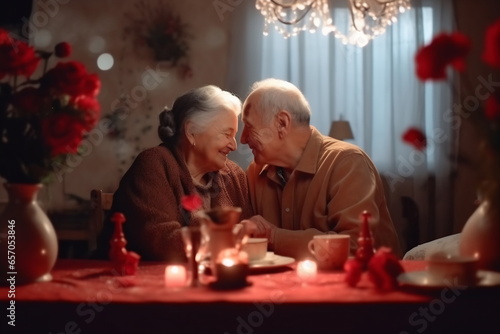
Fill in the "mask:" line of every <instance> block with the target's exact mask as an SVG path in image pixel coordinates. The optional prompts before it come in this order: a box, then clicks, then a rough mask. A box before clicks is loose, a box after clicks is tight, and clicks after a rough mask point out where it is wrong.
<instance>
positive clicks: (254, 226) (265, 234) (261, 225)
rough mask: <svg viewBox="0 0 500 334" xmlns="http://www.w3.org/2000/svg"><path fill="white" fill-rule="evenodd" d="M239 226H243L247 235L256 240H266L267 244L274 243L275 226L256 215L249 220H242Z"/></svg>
mask: <svg viewBox="0 0 500 334" xmlns="http://www.w3.org/2000/svg"><path fill="white" fill-rule="evenodd" d="M241 224H243V225H244V226H245V229H246V231H247V233H248V234H249V235H250V236H253V237H256V238H267V239H268V240H269V243H271V244H273V242H274V230H275V229H276V226H274V225H273V224H271V223H270V222H268V221H267V220H265V219H264V217H262V216H260V215H257V216H253V217H251V218H249V219H244V220H242V221H241Z"/></svg>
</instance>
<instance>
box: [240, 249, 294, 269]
mask: <svg viewBox="0 0 500 334" xmlns="http://www.w3.org/2000/svg"><path fill="white" fill-rule="evenodd" d="M294 262H295V259H294V258H292V257H287V256H280V255H276V254H274V253H273V252H267V254H266V257H264V258H263V259H260V260H255V261H250V263H249V266H250V269H254V268H258V269H261V268H262V269H267V268H276V267H282V266H286V265H289V264H292V263H294Z"/></svg>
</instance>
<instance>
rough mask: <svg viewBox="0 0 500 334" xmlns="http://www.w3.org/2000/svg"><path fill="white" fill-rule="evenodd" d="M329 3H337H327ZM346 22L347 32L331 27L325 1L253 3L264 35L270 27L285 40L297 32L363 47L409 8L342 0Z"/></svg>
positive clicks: (406, 1)
mask: <svg viewBox="0 0 500 334" xmlns="http://www.w3.org/2000/svg"><path fill="white" fill-rule="evenodd" d="M330 1H332V2H334V1H337V2H338V0H330ZM345 1H346V7H349V16H350V18H349V19H350V23H349V24H348V25H349V27H348V30H347V32H345V33H344V32H341V31H340V29H339V28H338V27H336V26H335V25H334V21H333V19H332V17H331V14H330V8H329V6H328V0H257V2H256V4H255V7H256V8H257V9H258V10H259V11H260V13H261V14H262V15H263V16H264V35H266V36H267V35H268V33H269V27H270V26H272V25H274V27H275V28H276V30H278V31H279V32H280V33H281V34H282V35H283V36H284V37H285V38H288V37H290V36H296V35H297V34H298V33H300V32H301V31H309V32H311V33H314V32H316V31H317V30H320V29H321V31H322V32H323V34H324V35H328V34H329V33H332V34H333V35H334V36H335V37H336V38H339V39H340V40H341V41H342V43H344V44H353V45H357V46H360V47H362V46H365V45H366V44H368V42H369V41H370V40H372V39H373V38H375V37H376V36H378V35H381V34H383V33H384V32H385V29H386V27H387V26H389V25H391V24H392V23H395V22H396V21H397V16H398V15H399V14H400V13H403V12H405V11H406V10H407V9H409V8H410V0H345Z"/></svg>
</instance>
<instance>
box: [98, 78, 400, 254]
mask: <svg viewBox="0 0 500 334" xmlns="http://www.w3.org/2000/svg"><path fill="white" fill-rule="evenodd" d="M242 110H243V111H242ZM241 112H242V113H243V115H242V120H243V123H244V128H243V132H242V134H241V138H240V141H241V143H242V144H247V145H249V147H250V148H251V149H252V153H253V155H254V161H253V162H252V163H251V164H250V166H249V167H248V170H247V171H246V174H245V172H244V171H243V170H242V169H241V168H240V167H239V166H238V165H237V164H236V163H234V162H232V161H231V160H229V159H227V154H228V153H230V152H231V151H234V150H235V149H236V146H237V144H236V139H235V136H236V133H237V131H238V116H239V114H240V113H241ZM310 115H311V111H310V108H309V104H308V102H307V100H306V98H305V97H304V95H303V94H302V93H301V92H300V90H299V89H298V88H297V87H296V86H294V85H292V84H291V83H289V82H286V81H282V80H277V79H266V80H263V81H260V82H257V83H255V84H254V85H253V86H252V89H251V92H250V94H249V95H248V97H247V98H246V100H245V101H244V103H243V107H242V105H241V102H240V100H239V99H238V98H237V97H236V96H234V95H232V94H231V93H229V92H226V91H223V90H221V89H219V88H218V87H215V86H205V87H201V88H198V89H194V90H191V91H189V92H187V93H186V94H184V95H182V96H180V97H179V98H177V99H176V101H175V102H174V104H173V106H172V108H171V109H165V110H163V111H162V112H161V114H160V116H159V118H160V125H159V127H158V135H159V137H160V139H161V141H162V143H161V144H160V145H159V146H156V147H154V148H150V149H147V150H145V151H143V152H142V153H140V154H139V155H138V156H137V158H136V160H135V161H134V163H133V164H132V166H131V167H130V169H129V170H128V171H127V172H126V174H125V175H124V176H123V178H122V180H121V181H120V185H119V188H118V190H117V191H116V192H115V194H114V198H113V207H112V212H122V213H123V214H124V215H125V216H126V218H127V222H126V223H125V224H124V226H123V229H124V232H125V237H126V239H127V241H128V244H127V249H128V250H133V251H136V252H137V253H139V254H140V255H141V256H142V258H143V259H144V260H177V259H179V258H180V257H183V256H184V251H183V245H182V238H181V233H180V229H181V227H182V226H185V225H189V224H192V223H196V222H194V221H193V220H192V219H191V217H186V211H184V210H182V209H181V204H180V202H181V198H182V197H183V196H184V195H188V194H192V193H194V192H196V193H198V194H199V195H200V197H201V198H202V199H203V208H204V209H208V208H211V207H216V206H225V205H231V206H237V207H241V208H242V215H241V218H242V219H243V222H244V223H247V224H249V225H251V226H252V227H253V231H254V234H253V235H254V236H257V237H267V238H268V239H269V246H270V250H272V251H274V252H275V253H276V254H279V255H285V256H291V257H295V258H301V257H304V256H306V255H308V250H307V243H308V241H309V240H310V239H311V238H312V237H313V236H314V235H317V234H325V233H343V234H348V235H350V237H351V253H353V252H354V250H355V249H356V246H357V238H358V233H359V230H360V214H361V213H362V212H363V210H368V212H370V213H371V215H372V221H371V228H372V233H373V237H374V242H375V247H377V248H378V247H380V246H388V247H391V248H392V249H393V250H394V252H395V253H397V254H398V253H399V242H398V237H397V234H396V232H395V229H394V226H393V223H392V221H391V217H390V215H389V212H388V209H387V205H386V200H385V197H384V190H383V186H382V182H381V179H380V176H379V174H378V172H377V170H376V168H375V166H374V164H373V163H372V161H371V160H370V158H369V157H368V156H367V155H366V153H364V152H363V151H362V150H361V149H360V148H358V147H356V146H354V145H352V144H349V143H346V142H342V141H339V140H336V139H333V138H330V137H327V136H323V135H322V134H321V133H320V132H318V130H316V129H315V128H314V127H312V126H310V125H309V119H310ZM112 229H113V226H112V224H105V229H104V230H103V232H102V234H101V242H100V247H99V250H98V253H100V254H101V255H102V256H106V254H107V249H108V244H109V240H110V236H111V234H112Z"/></svg>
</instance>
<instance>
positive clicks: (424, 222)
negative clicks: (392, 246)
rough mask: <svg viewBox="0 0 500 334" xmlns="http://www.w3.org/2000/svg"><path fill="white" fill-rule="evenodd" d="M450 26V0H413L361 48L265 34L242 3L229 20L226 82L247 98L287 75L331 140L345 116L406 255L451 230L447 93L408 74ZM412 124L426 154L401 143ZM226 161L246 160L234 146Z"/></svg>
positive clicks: (338, 16)
mask: <svg viewBox="0 0 500 334" xmlns="http://www.w3.org/2000/svg"><path fill="white" fill-rule="evenodd" d="M331 4H332V1H330V5H331ZM331 11H332V17H333V19H334V22H335V24H336V25H338V26H341V27H343V28H346V27H347V20H348V18H349V12H348V10H347V9H346V8H331ZM453 28H454V16H453V6H452V1H451V0H449V1H448V0H443V1H432V0H420V1H418V0H414V1H412V9H411V10H410V11H408V12H406V13H404V14H402V15H401V16H400V17H399V19H398V22H397V23H396V24H394V25H393V26H391V27H389V28H388V29H387V31H386V33H385V34H384V35H382V36H379V37H377V38H375V39H374V40H373V41H371V42H370V43H369V44H368V45H367V46H365V47H364V48H359V47H357V46H350V45H343V44H342V43H341V42H340V41H339V40H338V39H335V38H334V37H333V36H332V35H328V36H324V35H323V34H321V33H320V32H317V33H315V34H310V33H308V32H302V33H301V34H300V35H299V36H296V37H291V38H289V39H284V38H283V37H282V36H281V35H280V34H279V33H277V32H275V31H274V30H273V29H270V33H269V35H268V36H263V34H262V29H263V20H262V17H261V15H260V13H259V12H258V11H257V10H256V9H255V2H254V1H244V2H243V3H242V4H241V5H240V6H239V7H237V8H236V9H235V11H234V13H233V14H232V29H231V32H232V36H231V37H232V38H231V55H230V62H231V68H230V71H229V77H228V86H229V89H231V90H233V91H235V92H236V93H238V94H239V95H240V96H241V97H244V96H245V95H246V94H247V93H248V88H249V86H250V85H251V84H252V83H253V82H254V81H256V80H261V79H263V78H268V77H275V78H280V79H285V80H288V81H291V82H292V83H294V84H295V85H297V86H298V87H299V88H300V89H301V90H302V91H303V92H304V94H305V96H306V98H307V99H308V100H309V102H310V104H311V108H312V119H311V124H312V125H313V126H315V127H316V128H318V129H319V130H320V131H321V132H322V133H324V134H328V131H329V127H330V124H331V122H332V120H337V119H344V120H348V121H349V122H350V124H351V126H352V129H353V132H354V137H355V139H354V140H351V142H353V143H354V144H356V145H358V146H360V147H361V148H363V149H364V150H365V151H366V152H367V153H368V154H369V155H370V157H371V158H372V159H373V161H374V162H375V164H376V166H377V168H378V169H379V171H380V173H381V174H382V175H383V176H384V179H385V181H387V182H386V185H387V189H386V190H387V191H386V192H387V195H388V196H387V197H388V200H389V205H390V210H391V214H392V216H393V220H394V222H395V225H396V227H397V229H398V232H399V233H400V236H401V238H402V246H403V247H404V248H405V249H408V248H409V247H411V246H413V245H415V244H417V243H422V242H425V241H428V240H431V239H434V238H437V237H440V236H444V235H448V234H451V233H452V232H453V231H452V226H453V219H452V212H453V210H452V203H451V200H452V191H451V186H452V183H451V175H452V174H453V173H452V172H453V166H454V163H453V161H452V160H451V157H452V156H453V153H454V152H453V148H454V147H455V144H454V143H455V136H454V133H452V129H451V124H450V120H449V118H446V117H443V115H445V114H447V112H448V111H449V110H451V108H450V107H451V100H452V94H451V87H450V86H449V85H447V84H442V83H425V84H423V83H421V82H419V81H418V80H417V78H416V76H415V70H414V56H415V53H416V52H417V50H418V48H419V47H420V46H422V45H423V44H424V43H427V42H429V41H430V40H431V39H432V37H433V36H434V35H436V34H437V33H440V32H445V31H446V32H450V31H452V30H453ZM410 126H415V127H418V128H421V129H422V130H423V131H424V132H425V133H426V134H427V136H428V148H427V150H426V151H424V152H419V151H416V150H414V149H413V148H412V147H410V146H408V145H407V144H405V143H404V142H403V141H402V139H401V136H402V134H403V132H404V131H405V130H406V129H407V128H408V127H410ZM233 158H234V159H236V160H237V161H238V162H239V163H240V164H241V165H243V166H246V165H247V164H248V163H249V162H250V161H251V159H252V156H251V152H249V151H248V149H247V147H246V146H245V147H242V145H240V147H239V149H238V151H237V152H236V154H235V155H233ZM413 206H414V207H415V208H416V209H417V210H415V211H414V210H411V208H412V207H413Z"/></svg>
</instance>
